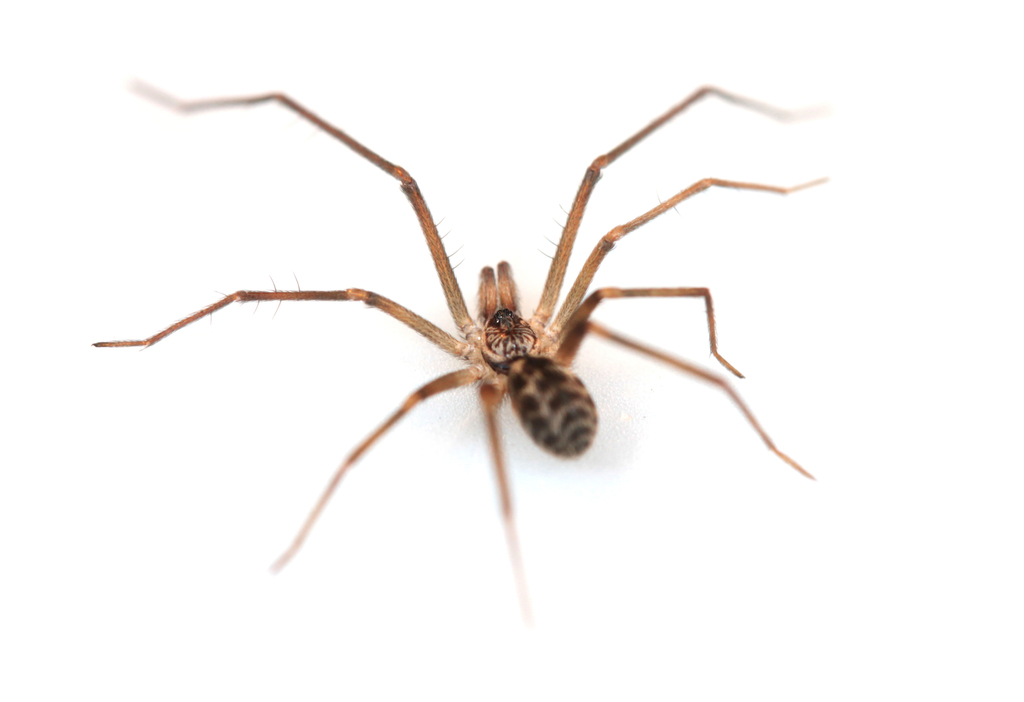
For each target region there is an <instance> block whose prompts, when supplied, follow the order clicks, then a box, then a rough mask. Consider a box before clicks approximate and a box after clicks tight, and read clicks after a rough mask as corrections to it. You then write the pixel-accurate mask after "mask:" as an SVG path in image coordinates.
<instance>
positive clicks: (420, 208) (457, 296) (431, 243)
mask: <svg viewBox="0 0 1024 702" xmlns="http://www.w3.org/2000/svg"><path fill="white" fill-rule="evenodd" d="M133 88H134V89H135V91H136V92H138V93H139V94H141V95H143V96H145V97H147V98H149V99H151V100H153V101H154V102H157V103H159V104H161V105H163V106H164V107H168V108H170V109H172V110H176V111H178V112H186V113H188V112H198V111H200V110H211V109H217V108H221V107H237V106H240V105H256V104H259V103H262V102H277V103H280V104H281V105H283V106H284V107H286V108H288V109H289V110H291V111H292V112H295V113H296V114H298V115H299V116H300V117H302V118H303V119H306V120H308V121H309V122H312V123H313V124H314V125H316V126H317V127H319V128H320V129H322V130H323V131H325V132H327V133H328V134H330V135H331V136H332V137H334V138H335V139H337V140H338V141H340V142H342V143H343V144H345V146H347V147H349V148H350V149H352V150H353V151H355V152H356V153H357V154H359V155H360V156H362V157H363V158H365V159H366V160H367V161H369V162H370V163H372V164H373V165H375V166H377V167H378V168H380V169H381V170H382V171H384V172H385V173H387V174H388V175H390V176H391V177H393V178H395V179H397V180H398V181H399V182H400V183H401V184H402V192H404V193H405V195H406V197H408V198H409V202H410V203H411V204H412V209H413V210H414V211H415V212H416V218H417V219H418V220H419V223H420V228H421V229H422V230H423V235H424V236H425V237H426V239H427V247H428V248H429V249H430V255H431V257H432V258H433V259H434V268H435V269H436V270H437V275H438V277H439V278H440V279H441V287H442V288H443V289H444V296H445V299H446V300H447V302H448V309H449V311H450V312H451V314H452V319H454V320H455V324H456V325H458V327H459V329H461V330H462V331H463V333H468V332H469V331H471V330H472V329H474V328H475V326H476V325H475V324H474V323H473V318H472V317H470V316H469V312H468V311H467V310H466V301H465V300H464V299H463V297H462V290H461V289H460V288H459V284H458V283H457V282H456V280H455V272H454V271H453V270H452V265H451V262H449V260H448V254H446V253H445V250H444V245H443V244H442V243H441V237H440V235H438V233H437V227H436V226H435V225H434V219H433V217H431V215H430V209H429V208H428V207H427V201H426V200H425V199H424V198H423V193H421V192H420V188H419V186H418V185H417V184H416V181H415V180H413V177H412V176H411V175H409V172H408V171H407V170H405V169H404V168H402V167H401V166H396V165H395V164H393V163H391V162H390V161H388V160H387V159H385V158H383V157H381V156H380V155H378V154H376V153H375V152H373V151H371V150H370V149H368V148H366V147H365V146H363V145H362V144H360V143H359V142H358V141H356V140H355V139H353V138H352V137H350V136H349V135H348V134H346V133H345V132H343V131H341V130H340V129H338V128H337V127H335V126H334V125H332V124H330V123H329V122H327V121H326V120H324V119H322V118H321V117H319V116H317V115H315V114H313V113H312V112H310V111H309V110H308V109H306V108H305V107H303V106H302V105H300V104H299V103H297V102H295V101H294V100H292V99H291V98H290V97H288V96H287V95H284V94H283V93H264V94H261V95H250V96H245V97H228V98H213V99H209V100H192V101H185V100H179V99H178V98H176V97H173V96H171V95H168V94H167V93H165V92H163V91H161V90H157V89H156V88H154V87H152V86H150V85H146V84H144V83H135V84H134V85H133Z"/></svg>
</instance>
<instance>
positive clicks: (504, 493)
mask: <svg viewBox="0 0 1024 702" xmlns="http://www.w3.org/2000/svg"><path fill="white" fill-rule="evenodd" d="M503 397H504V393H503V392H501V391H500V390H498V388H497V387H495V386H494V385H482V386H480V399H481V400H482V401H483V406H484V417H485V418H486V419H487V436H488V438H489V440H490V444H491V454H492V455H493V457H494V474H495V477H496V478H497V480H498V492H499V494H500V495H501V516H502V518H503V520H504V522H505V539H506V540H507V541H508V553H509V557H510V558H511V559H512V572H513V574H514V575H515V579H516V593H517V594H518V595H519V609H520V611H521V612H522V614H523V621H525V622H526V623H527V624H528V625H532V624H533V610H532V608H531V607H530V592H529V590H528V589H527V587H526V573H525V572H524V570H523V556H522V554H521V553H520V551H519V536H518V533H517V532H516V522H515V517H514V515H513V513H512V489H511V488H510V487H509V481H508V472H507V471H506V470H505V457H504V452H503V451H502V450H501V435H500V434H499V433H498V406H499V405H500V404H501V399H502V398H503Z"/></svg>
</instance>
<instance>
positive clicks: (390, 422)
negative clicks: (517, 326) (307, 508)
mask: <svg viewBox="0 0 1024 702" xmlns="http://www.w3.org/2000/svg"><path fill="white" fill-rule="evenodd" d="M479 377H480V374H479V372H478V371H477V370H476V369H475V368H465V369H463V370H459V371H455V372H454V373H448V374H446V375H442V376H441V377H440V378H437V379H435V380H432V381H431V382H429V383H427V384H426V385H424V386H423V387H421V388H420V389H419V390H417V391H416V392H414V393H413V394H411V395H409V397H407V398H406V400H405V402H403V403H402V406H401V407H399V408H398V410H397V411H395V413H394V414H392V415H391V416H390V417H388V418H387V420H386V421H385V422H384V423H383V424H381V425H380V426H379V427H377V429H376V430H375V431H374V432H373V433H372V434H370V435H369V436H368V437H366V439H364V440H363V442H362V443H361V444H359V445H358V446H356V448H355V450H354V451H352V453H350V454H349V455H348V458H346V459H345V462H344V463H342V464H341V466H339V467H338V470H337V471H335V473H334V476H333V477H332V478H331V480H330V482H329V483H327V487H326V488H324V491H323V493H322V494H321V495H320V499H319V500H317V503H316V505H315V506H314V507H313V511H312V512H310V513H309V516H308V517H307V518H306V521H305V522H304V523H303V525H302V528H301V529H300V530H299V533H298V534H296V535H295V539H294V540H293V541H292V544H291V546H289V547H288V550H287V551H285V552H284V553H282V554H281V556H280V557H279V558H278V559H277V560H276V561H274V564H273V565H272V566H271V567H270V569H271V570H272V571H274V572H275V573H276V572H278V571H280V570H281V569H282V568H284V567H285V566H286V565H288V562H289V561H290V560H291V559H292V558H293V557H294V556H295V554H296V553H298V551H299V549H300V548H301V547H302V543H303V542H304V541H305V540H306V537H307V536H309V532H310V531H311V530H312V529H313V525H314V524H316V520H317V519H318V518H319V517H320V513H321V512H323V510H324V507H326V506H327V502H328V500H330V499H331V495H333V494H334V490H335V489H336V488H337V487H338V483H340V482H341V479H342V478H343V477H344V476H345V473H346V472H348V469H349V468H350V467H351V466H352V464H353V463H355V462H356V461H357V460H358V459H359V457H360V456H362V455H363V453H364V452H365V451H366V450H367V449H368V448H370V446H372V445H373V443H374V442H375V441H377V439H379V438H380V437H381V436H382V435H383V434H384V432H386V431H387V430H388V429H390V428H391V427H392V426H394V425H395V423H396V422H397V421H398V420H399V419H401V418H402V417H404V416H405V414H406V413H407V412H408V411H409V410H411V409H412V408H413V407H415V406H416V405H418V404H419V403H421V402H423V400H426V399H427V398H428V397H432V396H433V395H437V394H438V393H442V392H445V391H446V390H454V389H455V388H461V387H463V386H465V385H469V384H470V383H473V382H476V380H477V379H478V378H479Z"/></svg>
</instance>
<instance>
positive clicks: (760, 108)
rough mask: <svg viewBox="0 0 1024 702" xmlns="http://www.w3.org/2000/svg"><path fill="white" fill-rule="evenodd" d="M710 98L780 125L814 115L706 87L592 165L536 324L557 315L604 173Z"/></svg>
mask: <svg viewBox="0 0 1024 702" xmlns="http://www.w3.org/2000/svg"><path fill="white" fill-rule="evenodd" d="M709 95H714V96H717V97H719V98H721V99H723V100H725V101H726V102H731V103H733V104H734V105H739V106H740V107H745V108H747V109H748V110H754V111H755V112H760V113H761V114H763V115H767V116H768V117H771V118H772V119H776V120H779V121H780V122H789V121H792V120H796V119H803V118H805V117H808V116H810V115H811V114H812V113H813V112H814V111H810V110H802V111H799V112H790V111H787V110H780V109H779V108H777V107H772V106H771V105H767V104H765V103H763V102H758V101H757V100H751V99H750V98H745V97H741V96H739V95H734V94H733V93H729V92H726V91H724V90H721V89H720V88H715V87H713V86H704V87H703V88H700V89H698V90H696V91H694V92H693V93H692V94H691V95H690V96H689V97H687V98H686V99H685V100H683V101H682V102H681V103H679V104H678V105H676V106H675V107H673V108H672V109H671V110H669V111H668V112H666V113H665V114H663V115H661V116H660V117H658V118H657V119H656V120H654V121H653V122H651V123H650V124H648V125H647V126H646V127H644V128H643V129H641V130H640V131H639V132H637V133H636V134H634V135H633V136H631V137H630V138H628V139H626V140H625V141H624V142H622V143H621V144H619V145H618V146H616V147H615V148H614V149H612V150H611V151H609V152H608V153H606V154H604V155H603V156H598V157H597V158H596V159H594V162H593V163H591V164H590V167H589V168H588V169H587V172H586V173H585V174H584V175H583V181H582V182H581V183H580V187H579V189H578V190H577V191H576V198H575V199H574V200H573V203H572V209H570V210H569V217H568V219H567V220H566V222H565V227H564V228H563V229H562V238H561V239H559V241H558V248H557V249H556V251H555V256H554V258H553V259H552V261H551V267H550V268H549V269H548V277H547V281H546V282H545V283H544V291H543V292H542V293H541V297H540V303H539V304H538V305H537V311H536V312H534V316H533V320H534V321H535V322H537V323H540V324H547V321H548V319H550V318H551V314H552V312H554V309H555V303H557V302H558V294H559V293H560V292H561V290H562V283H563V282H564V280H565V269H566V267H567V266H568V265H569V256H570V255H571V254H572V247H573V244H574V243H575V241H576V233H577V232H578V231H579V229H580V222H581V221H583V211H584V210H585V209H586V207H587V202H588V201H589V200H590V195H591V193H592V192H593V191H594V186H595V185H597V181H598V180H599V179H600V177H601V171H602V170H603V169H604V168H607V167H608V166H609V165H611V164H612V163H613V162H614V161H615V160H616V159H617V158H619V156H622V154H624V153H626V152H627V151H629V150H630V149H632V148H633V147H634V146H636V145H637V144H638V143H639V142H640V141H641V140H643V139H644V138H645V137H647V136H648V135H649V134H650V133H651V132H653V131H654V130H656V129H657V128H658V127H660V126H661V125H663V124H665V122H668V121H669V120H670V119H672V118H673V117H675V116H676V115H678V114H679V113H680V112H682V111H684V110H685V109H686V108H688V107H689V106H690V105H692V104H694V103H695V102H698V101H699V100H701V99H702V98H705V97H708V96H709Z"/></svg>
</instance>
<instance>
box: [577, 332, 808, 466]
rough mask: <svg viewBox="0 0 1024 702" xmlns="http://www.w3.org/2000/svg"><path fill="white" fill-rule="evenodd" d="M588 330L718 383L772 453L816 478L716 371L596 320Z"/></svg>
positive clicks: (714, 383) (706, 380)
mask: <svg viewBox="0 0 1024 702" xmlns="http://www.w3.org/2000/svg"><path fill="white" fill-rule="evenodd" d="M586 331H587V332H591V333H594V334H597V335H598V336H602V337H604V338H605V339H608V340H610V341H614V342H616V343H618V344H622V345H623V346H625V347H626V348H629V349H633V350H634V351H639V352H640V353H642V354H644V355H645V356H650V357H651V358H655V359H657V360H659V361H664V362H665V363H667V364H669V365H670V366H674V367H676V368H678V369H679V370H681V371H683V372H684V373H689V374H690V375H695V376H697V377H698V378H700V379H701V380H703V381H705V382H708V383H711V384H712V385H717V386H718V387H719V388H720V389H721V390H722V392H724V393H725V394H726V395H728V396H729V398H730V399H731V400H732V401H733V402H734V403H735V404H736V406H737V407H739V408H740V411H741V412H743V416H744V417H746V418H747V421H748V422H750V426H752V427H754V431H756V432H757V433H758V435H759V436H760V437H761V440H762V441H764V443H765V445H766V446H767V447H768V448H769V449H770V450H771V451H772V453H774V454H775V455H776V456H778V457H779V458H781V459H782V460H783V461H785V462H786V463H788V464H789V465H790V466H792V467H793V468H795V469H796V470H797V471H798V472H800V473H801V474H802V475H803V476H804V477H807V478H810V479H811V480H814V479H815V478H814V476H813V475H811V474H810V473H808V472H807V471H806V470H804V469H803V468H802V467H800V464H799V463H797V462H796V461H794V460H793V459H792V458H790V457H789V456H787V455H786V454H784V453H783V452H782V451H780V450H779V449H777V448H776V447H775V443H774V442H773V441H772V440H771V438H769V436H768V434H766V433H765V431H764V429H762V428H761V425H760V424H759V423H758V421H757V419H755V418H754V413H753V412H751V411H750V408H749V407H747V404H746V403H745V402H744V401H743V399H742V398H741V397H740V396H739V394H738V393H737V392H736V391H735V390H733V389H732V387H731V386H730V385H729V383H728V382H727V381H726V380H725V378H722V377H720V376H718V375H715V374H714V373H709V372H708V371H706V370H703V369H701V368H698V367H697V366H695V365H693V364H691V363H687V362H686V361H683V360H682V359H679V358H675V357H673V356H669V355H668V354H666V353H663V352H662V351H658V350H657V349H653V348H651V347H649V346H645V345H643V344H640V343H637V342H636V341H633V340H632V339H627V338H626V337H624V336H619V335H618V334H616V333H615V332H613V331H611V330H610V329H608V328H606V327H603V326H601V325H600V324H597V323H596V322H587V328H586Z"/></svg>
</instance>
